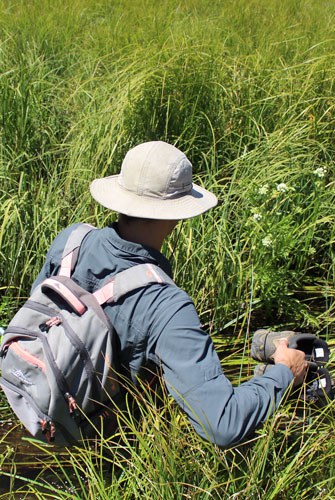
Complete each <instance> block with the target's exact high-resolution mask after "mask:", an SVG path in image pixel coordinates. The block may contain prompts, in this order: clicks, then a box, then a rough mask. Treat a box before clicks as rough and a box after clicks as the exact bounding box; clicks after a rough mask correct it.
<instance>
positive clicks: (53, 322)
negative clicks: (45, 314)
mask: <svg viewBox="0 0 335 500" xmlns="http://www.w3.org/2000/svg"><path fill="white" fill-rule="evenodd" d="M61 322H62V320H61V318H60V317H59V316H53V317H52V318H50V319H48V321H46V322H45V324H46V326H47V327H48V329H49V328H51V327H52V326H57V325H59V324H60V323H61Z"/></svg>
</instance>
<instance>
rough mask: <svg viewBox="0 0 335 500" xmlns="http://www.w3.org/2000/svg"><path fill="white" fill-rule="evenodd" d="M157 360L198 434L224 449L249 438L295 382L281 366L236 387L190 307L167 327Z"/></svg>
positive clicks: (183, 307)
mask: <svg viewBox="0 0 335 500" xmlns="http://www.w3.org/2000/svg"><path fill="white" fill-rule="evenodd" d="M156 356H157V357H158V359H159V361H160V363H161V365H162V369H163V376H164V380H165V383H166V386H167V388H168V391H169V393H170V394H171V395H172V396H173V397H174V399H175V400H176V402H177V403H178V404H179V405H180V406H181V408H183V409H184V410H185V412H186V413H187V415H188V417H189V419H190V421H191V423H192V425H193V426H194V428H195V430H196V432H197V433H198V434H199V435H200V436H202V437H203V438H205V439H208V440H210V441H212V442H214V443H215V444H217V445H218V446H220V447H227V446H230V445H232V444H234V443H237V442H239V441H241V440H243V439H244V438H245V437H247V436H248V435H250V434H251V433H252V432H253V431H254V430H255V429H256V428H257V426H258V425H259V424H260V423H262V422H263V421H264V420H265V419H266V418H267V417H268V416H269V415H270V414H271V413H272V412H273V411H274V409H275V408H276V407H277V406H278V405H279V403H280V400H281V399H282V397H283V395H284V393H285V390H286V389H287V387H288V386H289V385H290V383H291V381H292V380H293V374H292V372H291V370H290V369H289V368H288V367H287V366H285V365H279V364H278V365H275V366H273V368H271V369H269V370H267V372H266V375H263V376H261V377H254V378H252V379H250V380H249V381H248V382H245V383H243V384H241V385H240V386H238V387H233V386H232V384H231V383H230V381H229V380H228V379H227V378H226V377H225V375H224V373H223V371H222V368H221V364H220V361H219V358H218V355H217V353H216V351H215V349H214V345H213V342H212V340H211V338H210V336H209V335H208V334H207V333H205V332H204V331H203V330H202V329H201V326H200V322H199V318H198V315H197V313H196V311H195V308H194V306H193V304H192V303H191V302H189V303H188V304H184V305H183V306H182V307H181V308H180V309H179V310H178V311H177V312H176V313H175V314H174V315H173V316H172V317H171V319H170V321H169V322H168V323H167V324H166V325H165V328H164V330H163V331H162V332H161V335H160V336H159V338H158V340H157V344H156Z"/></svg>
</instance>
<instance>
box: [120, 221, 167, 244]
mask: <svg viewBox="0 0 335 500" xmlns="http://www.w3.org/2000/svg"><path fill="white" fill-rule="evenodd" d="M165 222H166V221H157V220H149V219H147V220H143V219H139V220H134V221H132V222H128V223H125V222H123V220H122V219H120V220H119V221H118V223H117V230H118V233H119V235H120V237H121V238H122V239H123V240H127V241H132V242H134V243H139V244H141V245H144V246H147V247H150V248H154V249H155V250H158V251H160V250H161V248H162V245H163V241H164V239H165V237H166V236H167V234H169V232H167V229H166V227H165V226H166V224H164V223H165ZM160 223H162V224H160Z"/></svg>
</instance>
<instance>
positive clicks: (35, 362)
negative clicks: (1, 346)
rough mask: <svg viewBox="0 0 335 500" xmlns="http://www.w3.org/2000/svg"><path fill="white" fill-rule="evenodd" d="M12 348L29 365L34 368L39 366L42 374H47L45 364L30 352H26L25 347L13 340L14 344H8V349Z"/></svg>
mask: <svg viewBox="0 0 335 500" xmlns="http://www.w3.org/2000/svg"><path fill="white" fill-rule="evenodd" d="M9 347H10V348H11V349H12V350H13V351H14V352H15V353H16V354H17V355H18V356H19V357H20V358H22V359H24V360H25V361H27V362H28V363H30V364H32V365H34V366H37V367H38V368H41V370H42V372H43V373H45V372H46V368H45V363H44V362H43V361H42V360H41V359H39V358H37V357H36V356H34V355H33V354H31V353H30V352H28V351H26V350H25V349H23V347H21V346H20V345H19V344H18V343H17V340H13V341H12V342H10V343H9V344H7V349H8V348H9Z"/></svg>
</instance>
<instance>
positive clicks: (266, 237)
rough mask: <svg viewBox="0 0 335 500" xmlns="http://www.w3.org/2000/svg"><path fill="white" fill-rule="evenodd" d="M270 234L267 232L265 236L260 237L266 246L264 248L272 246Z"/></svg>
mask: <svg viewBox="0 0 335 500" xmlns="http://www.w3.org/2000/svg"><path fill="white" fill-rule="evenodd" d="M272 243H273V241H272V236H271V234H268V235H267V236H265V238H263V239H262V244H263V245H264V246H265V247H266V248H269V247H271V246H272Z"/></svg>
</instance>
